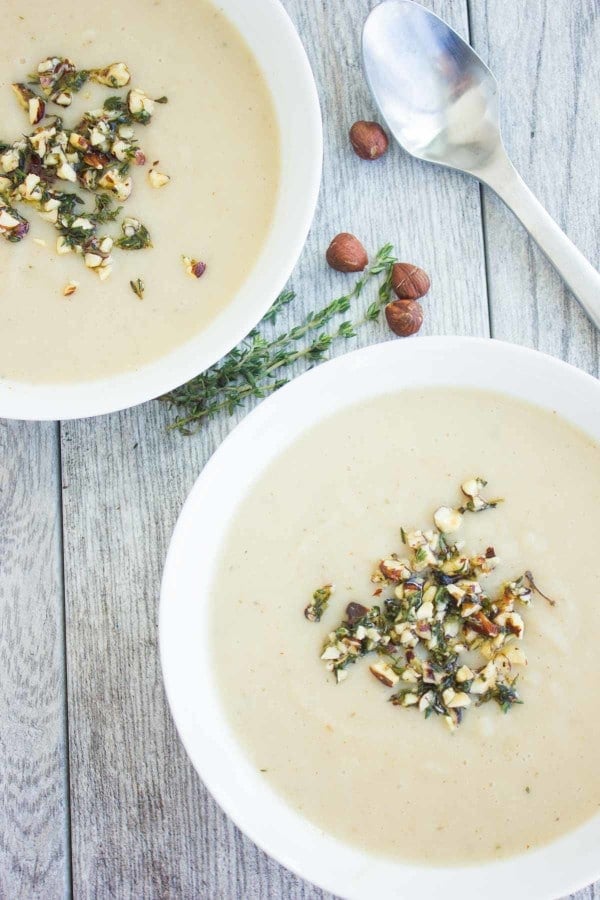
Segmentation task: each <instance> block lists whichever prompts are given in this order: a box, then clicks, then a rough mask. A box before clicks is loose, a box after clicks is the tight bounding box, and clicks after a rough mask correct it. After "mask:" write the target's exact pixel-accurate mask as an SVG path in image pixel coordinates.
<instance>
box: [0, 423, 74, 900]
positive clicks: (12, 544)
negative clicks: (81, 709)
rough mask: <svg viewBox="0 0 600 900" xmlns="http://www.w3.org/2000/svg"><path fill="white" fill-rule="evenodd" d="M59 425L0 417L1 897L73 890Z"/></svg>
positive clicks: (62, 893) (52, 895)
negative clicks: (71, 884) (68, 791)
mask: <svg viewBox="0 0 600 900" xmlns="http://www.w3.org/2000/svg"><path fill="white" fill-rule="evenodd" d="M58 469H59V466H58V441H57V426H55V425H53V424H46V425H38V424H28V423H23V422H4V421H0V621H1V623H2V627H1V628H0V897H7V898H8V897H10V898H11V900H17V898H23V900H30V898H36V897H39V898H44V900H46V898H47V900H52V898H60V897H64V896H65V895H66V894H67V892H68V889H69V852H68V830H67V816H68V812H67V803H66V798H67V784H66V778H67V766H66V735H65V728H64V723H65V708H64V703H65V679H64V643H63V637H64V634H63V595H62V561H61V540H60V484H59V481H58Z"/></svg>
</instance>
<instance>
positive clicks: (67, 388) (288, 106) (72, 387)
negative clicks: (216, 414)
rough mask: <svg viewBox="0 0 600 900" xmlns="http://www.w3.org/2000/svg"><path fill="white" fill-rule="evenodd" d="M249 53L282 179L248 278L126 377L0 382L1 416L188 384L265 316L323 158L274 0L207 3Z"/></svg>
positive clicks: (116, 405) (312, 103) (107, 407)
mask: <svg viewBox="0 0 600 900" xmlns="http://www.w3.org/2000/svg"><path fill="white" fill-rule="evenodd" d="M214 2H215V5H216V6H217V7H218V8H219V9H220V10H222V11H223V12H224V13H225V15H226V16H228V18H229V19H230V20H231V21H232V22H233V23H234V24H235V25H236V27H237V28H238V30H239V31H240V32H241V33H242V34H243V36H244V38H245V40H246V41H247V43H248V44H249V46H250V48H251V49H252V51H253V52H254V54H255V56H256V58H257V60H258V62H259V64H260V65H261V68H262V70H263V73H264V75H265V77H266V80H267V83H268V85H269V88H270V89H271V93H272V96H273V102H274V105H275V109H276V113H277V117H278V120H279V128H280V133H281V149H282V172H281V186H280V191H279V198H278V202H277V208H276V211H275V216H274V220H273V224H272V227H271V230H270V234H269V236H268V238H267V240H266V243H265V246H264V247H263V250H262V252H261V255H260V257H259V259H258V260H257V263H256V265H255V267H254V269H253V270H252V272H251V273H250V275H249V277H248V279H247V280H246V282H245V283H244V284H243V286H242V287H241V289H240V290H239V291H238V293H237V294H236V296H235V297H234V298H233V299H232V300H231V302H230V303H229V304H228V306H227V308H226V309H225V310H224V311H223V312H222V313H221V314H220V315H219V316H218V317H217V318H216V319H215V320H214V321H213V322H212V323H211V324H210V325H209V326H208V327H207V328H206V329H204V330H203V331H202V332H201V333H200V334H198V335H196V336H194V337H193V338H191V339H190V340H189V341H188V342H187V343H185V344H184V345H182V346H181V347H178V348H176V349H175V350H173V351H172V352H170V353H168V354H167V355H165V356H163V357H161V358H160V359H158V360H155V361H154V362H152V363H149V364H148V365H146V366H144V367H143V368H141V369H139V370H138V371H135V372H126V373H121V374H118V375H115V376H113V377H110V378H105V379H99V380H96V381H82V382H78V383H73V384H47V385H46V384H41V385H35V384H25V383H22V382H15V381H8V380H1V379H0V417H4V418H12V419H37V420H44V419H73V418H82V417H87V416H95V415H101V414H104V413H109V412H115V411H116V410H119V409H125V408H127V407H129V406H135V405H136V404H138V403H143V402H144V401H146V400H151V399H152V398H154V397H158V396H160V395H161V394H164V393H166V392H167V391H170V390H172V389H173V388H175V387H177V386H179V385H180V384H183V383H184V382H186V381H189V380H190V379H191V378H193V377H194V376H195V375H197V374H198V373H199V372H202V371H204V370H205V369H207V368H208V367H209V366H211V365H212V364H213V363H215V362H217V360H219V359H221V357H222V356H224V355H225V354H226V353H228V351H229V350H231V348H232V347H234V346H235V345H236V344H238V343H239V342H240V341H241V340H242V339H243V338H244V337H245V336H246V335H247V334H248V332H249V331H250V330H251V329H252V328H253V327H254V326H255V325H256V323H257V322H258V321H259V320H260V319H261V318H262V317H263V315H264V314H265V313H266V312H267V310H268V308H269V306H270V305H271V303H272V302H273V300H274V299H275V297H276V296H277V295H278V293H279V292H280V291H281V289H282V288H283V286H284V284H285V283H286V281H287V279H288V278H289V276H290V274H291V272H292V269H293V267H294V265H295V264H296V262H297V260H298V257H299V256H300V253H301V251H302V248H303V246H304V243H305V241H306V236H307V234H308V230H309V228H310V225H311V222H312V218H313V215H314V211H315V207H316V203H317V199H318V194H319V186H320V182H321V169H322V159H323V130H322V123H321V112H320V106H319V98H318V94H317V89H316V86H315V81H314V78H313V75H312V71H311V68H310V64H309V62H308V59H307V56H306V53H305V51H304V48H303V46H302V43H301V41H300V38H299V37H298V34H297V32H296V30H295V28H294V26H293V24H292V22H291V20H290V18H289V16H288V15H287V13H286V12H285V10H284V8H283V6H282V5H281V3H280V2H279V0H252V2H251V3H249V2H248V0H214Z"/></svg>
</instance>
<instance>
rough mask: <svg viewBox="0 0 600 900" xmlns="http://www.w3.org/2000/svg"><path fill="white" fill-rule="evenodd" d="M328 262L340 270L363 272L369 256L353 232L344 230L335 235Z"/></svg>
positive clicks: (328, 254)
mask: <svg viewBox="0 0 600 900" xmlns="http://www.w3.org/2000/svg"><path fill="white" fill-rule="evenodd" d="M326 258H327V262H328V263H329V265H330V266H331V268H332V269H335V270H336V271H338V272H362V271H363V270H364V269H366V267H367V265H368V262H369V257H368V256H367V251H366V250H365V248H364V247H363V245H362V244H361V242H360V241H359V240H358V238H355V237H354V235H353V234H348V232H346V231H343V232H342V233H341V234H338V235H337V237H334V239H333V240H332V242H331V244H330V245H329V247H328V249H327V253H326Z"/></svg>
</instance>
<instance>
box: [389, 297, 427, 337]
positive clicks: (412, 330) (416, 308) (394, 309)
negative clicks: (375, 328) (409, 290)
mask: <svg viewBox="0 0 600 900" xmlns="http://www.w3.org/2000/svg"><path fill="white" fill-rule="evenodd" d="M385 317H386V319H387V323H388V325H389V326H390V328H391V329H392V331H393V332H394V334H397V335H398V336H399V337H410V335H411V334H416V333H417V331H420V329H421V325H422V324H423V307H422V306H421V304H420V303H418V301H417V300H394V301H393V302H392V303H388V305H387V306H386V308H385Z"/></svg>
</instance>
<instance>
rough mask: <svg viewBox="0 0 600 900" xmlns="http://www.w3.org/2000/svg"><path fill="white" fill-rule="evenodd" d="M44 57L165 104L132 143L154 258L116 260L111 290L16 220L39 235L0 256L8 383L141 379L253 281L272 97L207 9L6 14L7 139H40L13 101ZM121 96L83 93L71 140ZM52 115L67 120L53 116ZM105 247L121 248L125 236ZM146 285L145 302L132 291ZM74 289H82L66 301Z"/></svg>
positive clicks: (49, 8)
mask: <svg viewBox="0 0 600 900" xmlns="http://www.w3.org/2000/svg"><path fill="white" fill-rule="evenodd" d="M49 54H50V55H52V54H57V55H61V56H66V57H69V58H70V59H72V60H73V62H74V63H75V64H76V65H77V66H78V68H94V67H103V66H107V65H109V64H111V63H113V62H124V63H126V65H127V66H128V67H129V69H130V71H131V73H132V80H131V86H134V87H137V88H140V89H142V90H144V91H145V92H146V93H147V94H148V95H149V96H150V97H153V98H159V97H161V96H167V97H168V103H167V104H165V105H157V106H156V109H155V112H154V115H153V119H152V122H151V124H150V125H149V126H148V127H147V128H144V127H139V126H138V127H136V134H137V136H138V138H139V140H140V145H141V147H142V149H143V150H144V152H145V154H146V157H147V160H148V165H146V166H145V167H143V168H135V167H134V168H133V169H132V172H131V174H132V175H133V178H134V187H133V192H132V194H131V197H130V198H129V199H128V200H127V201H126V203H125V205H124V211H123V214H124V215H132V216H134V217H137V218H139V219H140V220H141V221H142V222H143V223H144V224H145V225H146V226H147V227H148V229H149V231H150V234H151V237H152V242H153V248H151V249H144V250H140V251H135V252H134V251H131V252H124V251H122V250H115V252H114V254H113V256H114V261H115V264H114V269H113V272H112V275H111V277H110V278H109V279H107V280H106V281H104V282H102V281H100V279H99V278H98V277H97V275H95V274H94V273H93V272H92V271H90V270H86V269H85V267H84V266H83V263H82V259H81V257H80V256H77V257H76V256H75V255H74V254H72V253H71V254H69V255H68V256H58V255H57V253H56V249H55V248H56V237H57V235H56V231H54V229H53V227H52V225H50V224H49V223H47V222H43V221H41V220H39V217H38V215H37V212H36V211H33V210H32V211H30V210H28V209H26V208H23V209H22V211H23V214H25V215H26V216H27V218H28V219H29V220H30V222H31V231H30V233H29V235H28V236H27V237H26V238H25V239H24V240H22V241H21V242H20V243H9V242H7V241H5V240H0V378H6V379H11V380H18V381H29V382H60V381H73V380H82V379H93V378H99V377H102V376H108V375H112V374H115V373H118V372H123V371H132V370H136V369H138V368H139V367H141V366H143V365H144V364H146V363H148V362H150V361H152V360H154V359H155V358H157V357H159V356H162V355H164V354H166V353H167V352H168V351H170V350H173V349H174V348H176V347H177V346H178V345H181V344H182V343H184V342H185V341H187V340H189V339H190V338H191V337H193V336H194V335H195V334H197V333H198V332H199V331H200V330H201V329H202V328H204V327H205V326H207V325H208V324H209V323H210V322H211V321H212V320H213V319H214V318H215V317H216V316H217V315H218V313H219V312H220V311H221V310H222V309H223V308H224V306H225V305H226V304H227V302H228V301H229V300H230V299H231V297H232V296H233V295H234V294H235V292H236V291H237V289H238V288H239V287H240V286H241V284H242V283H243V282H244V280H245V279H246V277H247V275H248V274H249V272H250V271H251V269H252V267H253V265H254V263H255V261H256V259H257V257H258V255H259V253H260V250H261V247H262V245H263V243H264V241H265V238H266V236H267V234H268V230H269V227H270V224H271V220H272V216H273V212H274V207H275V202H276V197H277V189H278V183H279V133H278V126H277V122H276V117H275V111H274V108H273V105H272V101H271V96H270V93H269V90H268V88H267V85H266V82H265V80H264V78H263V76H262V73H261V71H260V69H259V67H258V64H257V62H256V61H255V59H254V57H253V55H252V53H251V52H250V50H249V48H248V47H247V45H246V44H245V42H244V41H243V39H242V37H241V35H240V34H239V33H238V32H237V30H236V29H235V28H234V27H233V25H232V24H231V23H230V22H229V21H228V20H227V19H226V18H225V17H224V15H223V14H222V13H220V12H218V11H217V9H216V8H215V7H214V6H212V5H211V4H209V3H208V2H206V0H128V2H127V3H123V2H116V0H107V2H105V3H103V4H102V10H101V14H100V15H99V16H92V17H91V16H90V7H89V4H86V3H78V2H76V0H54V2H52V3H51V4H47V3H44V2H42V0H31V2H29V3H27V4H23V3H21V2H17V0H4V3H3V6H2V29H1V30H0V109H1V111H2V115H1V117H0V118H1V121H2V129H1V130H2V133H1V134H0V139H3V140H4V141H6V142H9V141H13V140H15V139H17V137H18V136H19V135H20V134H21V133H24V132H25V133H27V134H29V133H30V132H31V131H32V130H33V128H32V126H30V125H29V124H28V121H27V116H26V115H25V114H24V112H23V110H22V109H21V108H20V107H19V105H18V103H17V102H16V100H15V97H14V96H13V93H12V90H11V88H10V85H11V83H12V82H15V81H26V80H27V73H29V72H31V71H35V70H36V68H37V65H38V63H39V62H40V61H41V60H43V59H44V58H46V57H47V56H48V55H49ZM114 93H115V91H114V90H112V89H108V88H100V86H98V85H90V84H88V85H86V86H85V87H84V88H83V90H82V91H81V92H80V93H79V94H78V95H76V97H75V98H74V102H73V105H72V107H71V108H70V109H68V110H67V111H65V112H63V113H61V114H62V115H63V118H64V120H65V123H66V124H67V125H70V126H73V125H74V124H75V123H76V122H77V121H78V118H79V116H80V114H81V113H82V112H84V111H87V110H92V109H95V108H97V107H98V106H101V105H102V103H103V100H104V98H106V97H107V96H109V95H111V94H114ZM48 111H49V113H50V112H52V114H55V113H58V112H61V110H60V109H59V108H58V107H53V106H52V105H51V104H49V106H48ZM155 160H159V161H160V166H159V168H160V171H161V172H163V173H165V174H168V175H169V176H170V178H171V180H170V182H169V184H168V185H167V186H166V187H162V188H160V189H155V188H153V187H151V186H150V185H149V183H148V180H147V173H148V169H149V167H150V165H151V163H152V162H154V161H155ZM58 184H59V183H57V185H58ZM60 187H61V189H63V188H66V189H69V188H72V187H73V185H70V184H63V183H62V182H61V183H60ZM104 233H113V234H115V235H116V234H119V233H120V229H119V227H118V224H116V225H114V226H112V231H111V227H109V228H105V229H104ZM34 238H37V239H39V240H41V241H44V242H45V245H40V244H39V243H36V242H35V241H34ZM182 255H186V256H188V257H192V258H197V259H200V260H202V261H203V262H205V263H206V265H207V268H206V272H205V274H204V275H203V276H202V278H201V279H198V280H197V279H196V278H193V277H190V276H189V275H187V274H186V272H185V269H184V266H183V264H182ZM138 278H139V279H142V280H143V282H144V284H145V292H144V299H143V300H140V299H139V298H138V297H137V296H136V295H135V294H134V292H133V291H132V290H131V288H130V285H129V282H130V281H131V280H136V279H138ZM70 280H74V281H77V282H79V287H78V289H77V291H76V293H74V294H73V295H72V296H70V297H65V296H63V288H64V286H65V284H66V283H68V282H69V281H70Z"/></svg>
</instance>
